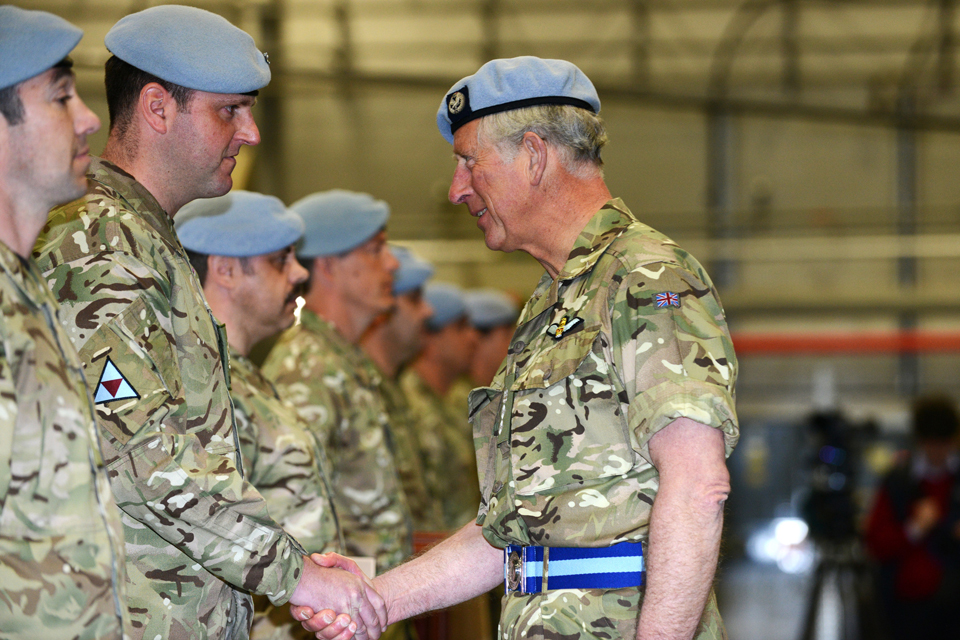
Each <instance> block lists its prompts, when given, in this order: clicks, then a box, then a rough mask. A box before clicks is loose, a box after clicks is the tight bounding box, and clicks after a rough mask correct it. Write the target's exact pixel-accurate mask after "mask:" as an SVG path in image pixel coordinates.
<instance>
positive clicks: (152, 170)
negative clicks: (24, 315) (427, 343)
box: [37, 5, 380, 640]
mask: <svg viewBox="0 0 960 640" xmlns="http://www.w3.org/2000/svg"><path fill="white" fill-rule="evenodd" d="M106 44H107V47H108V48H109V49H110V50H111V51H112V52H113V54H114V56H113V57H112V58H111V59H110V60H109V61H108V62H107V74H106V85H107V100H108V103H109V107H110V112H111V127H110V135H109V138H108V141H107V147H106V150H105V152H104V157H103V158H102V159H94V161H93V163H92V165H91V167H90V171H89V173H88V175H87V179H88V184H87V193H86V195H85V196H84V197H83V198H82V199H80V200H78V201H76V202H74V203H71V204H69V205H65V206H63V207H60V208H58V209H56V210H55V211H54V212H53V214H52V215H51V219H50V222H49V224H48V226H47V228H46V229H45V234H46V235H45V237H43V238H41V241H40V243H39V244H38V249H37V253H38V256H39V257H38V262H39V264H40V267H41V269H43V271H44V274H45V277H46V279H47V282H48V284H49V286H50V288H51V290H52V291H53V294H54V295H55V296H56V297H57V298H58V299H59V300H60V302H61V305H62V306H63V311H64V317H65V321H66V322H65V326H68V327H70V329H69V335H70V338H71V340H72V341H73V343H74V345H75V346H76V347H77V349H78V350H79V352H80V360H81V362H82V363H83V365H84V367H85V370H86V373H87V376H88V378H89V379H90V382H91V386H92V387H93V389H94V393H93V396H94V402H95V403H96V406H97V409H98V414H99V418H100V421H99V426H100V437H101V441H102V442H103V444H104V448H105V458H106V460H105V462H106V465H107V468H108V471H109V474H110V481H111V487H112V489H113V493H114V497H115V498H116V500H117V503H118V504H119V506H120V508H121V509H122V510H123V514H122V518H123V524H124V534H125V538H126V550H127V563H128V564H127V566H128V576H129V582H128V602H127V604H128V611H129V613H130V617H131V623H132V625H133V636H134V637H136V638H147V639H149V640H154V639H155V638H185V637H191V638H207V637H213V638H245V637H247V635H248V633H249V626H250V615H251V609H252V607H251V600H250V595H249V593H256V594H261V595H266V596H268V597H269V598H270V600H271V602H273V603H274V604H283V603H286V602H287V601H291V602H294V603H299V602H298V601H302V602H303V603H304V604H306V603H311V602H312V603H315V606H317V607H318V608H322V607H323V606H324V605H325V604H330V605H331V606H332V605H336V608H337V609H338V610H341V611H344V612H350V611H349V610H350V609H357V610H358V611H357V612H358V613H360V615H359V616H357V615H354V616H353V617H354V619H355V621H356V622H357V623H358V624H359V623H364V622H365V623H369V624H370V625H371V627H372V631H371V634H372V635H374V636H377V635H379V628H380V624H379V620H378V615H377V612H376V610H375V606H376V603H377V601H378V598H377V597H376V596H374V595H372V594H371V596H370V597H371V598H373V599H374V603H375V604H371V603H370V601H369V599H368V598H367V597H366V596H365V595H364V594H365V587H364V586H363V584H362V582H361V581H360V580H359V579H358V578H356V577H354V576H350V575H349V574H347V573H344V572H336V573H335V572H333V571H330V570H327V569H322V568H320V567H318V566H317V565H315V564H314V563H313V562H312V561H311V560H310V559H309V558H306V557H305V556H304V555H303V550H302V548H301V547H300V545H299V544H298V543H297V541H296V540H295V539H294V538H292V537H291V536H290V535H289V534H287V533H285V532H284V531H283V530H282V529H281V528H280V526H279V525H278V524H277V523H276V522H275V521H274V520H273V519H272V518H271V517H270V515H269V514H268V513H267V508H266V503H265V502H264V500H263V498H262V497H261V496H260V494H259V493H257V492H256V490H255V489H254V488H253V486H252V485H250V484H249V483H248V482H247V481H246V480H244V477H243V469H242V463H241V460H240V459H239V457H238V453H237V446H238V442H237V433H236V428H235V424H234V415H233V406H232V403H231V401H230V396H229V392H228V389H229V377H228V371H229V370H228V366H227V357H228V356H227V347H226V340H225V338H224V335H223V330H222V327H220V325H219V324H218V323H217V322H216V321H215V320H214V318H213V316H212V314H211V312H210V309H209V308H208V307H207V304H206V302H205V300H204V297H203V292H202V290H201V288H200V285H199V283H198V282H197V280H196V276H195V274H194V272H193V269H192V268H191V267H190V264H189V262H188V261H187V257H186V255H185V253H184V250H183V248H182V246H181V244H180V241H179V240H178V238H177V235H176V232H175V230H174V226H173V220H172V217H173V216H174V215H175V214H176V212H177V211H178V210H179V209H180V207H181V206H183V205H184V204H185V203H186V202H188V201H190V200H193V199H195V198H197V197H210V196H215V195H220V194H222V193H225V192H226V191H228V190H229V189H230V187H231V185H232V181H231V178H230V173H231V171H232V169H233V166H234V164H235V160H234V156H235V155H236V154H237V152H238V151H239V150H240V147H241V146H242V145H244V144H256V143H257V142H259V133H258V130H257V127H256V124H255V123H254V121H253V114H252V107H253V105H254V102H255V97H254V96H253V95H251V92H254V91H256V90H257V89H258V88H260V87H263V86H264V85H265V84H266V83H267V82H268V81H269V78H270V72H269V67H268V65H267V63H266V60H265V58H264V56H263V54H261V53H260V52H259V51H258V50H257V49H256V46H255V45H254V43H253V40H252V39H251V38H250V37H249V36H248V35H247V34H246V33H244V32H242V31H240V30H239V29H237V28H236V27H234V26H233V25H231V24H230V23H229V22H227V21H226V20H224V19H223V18H221V17H220V16H217V15H215V14H212V13H209V12H206V11H203V10H200V9H194V8H188V7H181V6H176V5H164V6H158V7H153V8H151V9H147V10H145V11H142V12H139V13H136V14H132V15H130V16H127V17H126V18H124V19H122V20H121V21H120V22H118V23H117V24H116V25H115V26H114V27H113V28H112V29H111V30H110V32H109V33H108V34H107V37H106ZM161 78H162V79H161ZM186 87H197V88H196V89H187V88H186ZM134 176H137V177H136V178H134ZM325 581H329V584H326V585H325V584H323V583H324V582H325ZM324 587H327V588H324ZM350 613H352V612H350ZM360 633H361V635H363V634H366V633H367V629H365V628H364V627H361V629H360Z"/></svg>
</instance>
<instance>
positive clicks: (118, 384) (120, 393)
mask: <svg viewBox="0 0 960 640" xmlns="http://www.w3.org/2000/svg"><path fill="white" fill-rule="evenodd" d="M139 397H140V394H139V393H137V390H136V389H134V388H133V385H131V384H130V382H129V381H128V380H127V378H126V376H124V375H123V374H122V373H120V370H119V369H117V366H116V365H115V364H113V361H112V360H111V359H110V358H109V357H108V358H107V361H106V362H105V363H104V365H103V371H102V372H101V373H100V381H99V382H97V390H96V392H95V393H94V394H93V402H94V403H95V404H106V403H108V402H113V401H114V400H128V399H130V398H139Z"/></svg>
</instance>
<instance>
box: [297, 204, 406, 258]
mask: <svg viewBox="0 0 960 640" xmlns="http://www.w3.org/2000/svg"><path fill="white" fill-rule="evenodd" d="M290 208H291V209H293V210H294V211H296V212H297V213H299V214H300V217H301V218H303V222H304V224H306V231H305V232H304V234H303V241H302V242H301V244H300V246H299V247H298V248H297V255H298V256H301V257H304V258H317V257H319V256H332V255H337V254H340V253H345V252H347V251H350V250H351V249H355V248H356V247H359V246H360V245H361V244H363V243H364V242H366V241H367V240H369V239H370V238H372V237H373V236H375V235H376V234H377V233H378V232H379V231H380V230H381V229H383V227H384V226H386V224H387V218H389V217H390V207H389V206H388V205H387V203H386V202H384V201H383V200H377V199H376V198H374V197H373V196H371V195H368V194H366V193H355V192H353V191H344V190H343V189H333V190H331V191H321V192H320V193H314V194H312V195H309V196H306V197H305V198H301V199H300V200H297V201H296V202H294V203H293V204H292V205H291V206H290Z"/></svg>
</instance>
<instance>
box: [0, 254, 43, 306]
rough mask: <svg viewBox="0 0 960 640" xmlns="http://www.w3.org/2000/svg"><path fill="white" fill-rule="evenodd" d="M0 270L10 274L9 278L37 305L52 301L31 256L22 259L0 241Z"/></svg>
mask: <svg viewBox="0 0 960 640" xmlns="http://www.w3.org/2000/svg"><path fill="white" fill-rule="evenodd" d="M0 271H5V272H7V273H8V274H10V280H11V281H12V282H13V283H14V284H15V285H16V286H17V288H18V289H20V291H21V292H22V293H23V295H24V296H25V297H26V298H27V299H28V300H30V301H31V302H32V303H33V304H35V305H37V306H38V307H39V306H41V305H44V304H51V303H52V302H53V296H52V294H51V293H50V290H49V289H48V288H47V284H46V281H45V280H44V279H43V276H42V275H41V274H40V271H39V269H38V268H37V266H36V262H34V260H33V258H28V259H27V260H24V259H23V258H21V257H20V256H19V255H18V254H17V252H15V251H14V250H13V249H11V248H10V247H8V246H7V245H6V244H4V243H2V242H0Z"/></svg>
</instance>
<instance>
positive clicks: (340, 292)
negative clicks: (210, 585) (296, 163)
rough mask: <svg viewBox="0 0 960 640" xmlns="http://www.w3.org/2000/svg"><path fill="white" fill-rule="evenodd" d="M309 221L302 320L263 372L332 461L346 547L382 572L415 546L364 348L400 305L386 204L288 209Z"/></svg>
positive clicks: (328, 198) (364, 199)
mask: <svg viewBox="0 0 960 640" xmlns="http://www.w3.org/2000/svg"><path fill="white" fill-rule="evenodd" d="M291 209H293V210H294V211H296V212H297V213H299V214H300V216H301V217H302V218H303V221H304V223H305V225H306V232H305V233H304V237H303V241H302V243H301V244H300V245H299V247H298V248H297V256H298V257H299V258H300V260H301V262H303V263H304V265H305V266H306V267H307V269H308V270H309V272H310V284H309V288H308V290H307V292H306V294H305V296H304V299H305V305H304V308H303V311H302V314H301V318H300V323H299V324H298V325H296V326H295V327H293V328H292V329H291V330H289V331H287V332H286V333H284V334H283V335H282V336H281V337H280V339H279V340H278V341H277V344H276V345H274V347H273V350H272V351H271V352H270V354H269V356H268V357H267V360H266V362H265V363H264V366H263V370H264V373H266V375H267V376H268V377H270V378H272V379H273V380H274V382H275V383H276V384H277V387H278V389H279V390H280V392H281V394H283V396H284V397H285V398H287V399H288V400H290V402H292V403H293V404H294V406H296V407H297V409H298V410H299V411H300V415H301V416H303V417H304V419H305V420H306V421H307V423H309V424H310V426H311V428H312V429H313V430H314V432H315V434H316V436H317V437H318V438H319V439H320V442H321V444H322V445H323V447H324V448H325V449H326V451H327V455H328V456H329V457H330V461H331V467H332V469H331V480H332V484H333V502H334V504H335V505H336V507H337V516H338V517H339V519H340V527H341V529H342V530H343V536H344V541H345V544H346V551H347V553H349V554H351V555H353V556H360V557H364V558H372V559H373V560H374V561H375V563H376V571H384V570H386V569H389V568H391V567H394V566H396V565H397V564H399V563H400V562H401V561H402V560H403V559H404V558H406V557H407V556H408V555H410V553H411V552H412V546H413V540H412V533H413V531H412V523H411V519H410V511H409V509H408V507H407V502H406V499H405V497H404V495H403V489H402V488H401V484H400V478H399V476H398V473H397V467H396V461H395V453H394V450H393V445H392V443H391V434H390V426H389V423H388V420H387V414H386V410H385V408H384V405H383V400H382V398H381V397H380V393H379V390H378V387H379V384H380V374H379V373H378V371H377V368H376V365H374V364H373V362H371V361H370V359H369V358H367V357H366V355H364V353H363V352H362V351H361V350H360V348H359V347H358V346H357V343H358V342H359V341H360V338H361V336H362V335H363V332H364V331H366V330H367V328H368V327H369V326H370V324H371V323H372V322H373V320H374V318H376V317H377V316H379V315H380V314H382V313H384V312H386V311H388V310H389V309H391V308H392V307H393V305H394V303H395V300H394V297H393V292H392V285H393V272H394V271H396V269H397V266H398V264H397V260H396V259H395V258H394V257H393V254H391V253H390V250H389V248H388V247H387V242H386V231H385V226H386V223H387V218H388V217H389V207H388V206H387V204H386V203H385V202H383V201H382V200H376V199H374V198H373V197H371V196H369V195H367V194H362V193H354V192H351V191H342V190H333V191H325V192H322V193H316V194H312V195H310V196H307V197H305V198H303V199H301V200H299V201H298V202H296V203H294V204H293V205H291Z"/></svg>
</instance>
